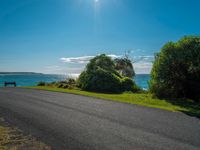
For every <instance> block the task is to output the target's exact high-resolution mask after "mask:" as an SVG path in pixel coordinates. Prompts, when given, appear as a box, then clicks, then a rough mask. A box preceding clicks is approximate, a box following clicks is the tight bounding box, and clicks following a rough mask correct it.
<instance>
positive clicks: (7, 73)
mask: <svg viewBox="0 0 200 150" xmlns="http://www.w3.org/2000/svg"><path fill="white" fill-rule="evenodd" d="M0 74H3V75H13V74H14V75H43V74H42V73H36V72H0Z"/></svg>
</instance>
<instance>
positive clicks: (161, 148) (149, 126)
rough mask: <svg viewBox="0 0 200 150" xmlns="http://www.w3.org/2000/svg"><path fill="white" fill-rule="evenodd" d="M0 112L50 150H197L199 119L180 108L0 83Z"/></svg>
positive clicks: (199, 128) (198, 143)
mask: <svg viewBox="0 0 200 150" xmlns="http://www.w3.org/2000/svg"><path fill="white" fill-rule="evenodd" d="M0 115H1V116H4V117H5V119H6V120H8V121H9V122H10V123H12V124H14V125H16V126H17V127H19V128H20V129H22V130H23V131H24V132H25V133H29V134H32V135H33V136H35V137H37V138H39V139H40V140H41V141H43V142H45V143H47V144H48V145H50V146H51V147H52V149H53V150H54V149H55V150H135V149H136V150H137V149H138V150H200V120H199V119H198V118H195V117H190V116H187V115H185V114H183V113H174V112H168V111H165V110H160V109H153V108H146V107H142V106H137V105H129V104H123V103H118V102H113V101H105V100H100V99H96V98H89V97H85V96H78V95H73V94H67V93H57V92H48V91H41V90H32V89H21V88H0Z"/></svg>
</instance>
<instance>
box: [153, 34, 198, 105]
mask: <svg viewBox="0 0 200 150" xmlns="http://www.w3.org/2000/svg"><path fill="white" fill-rule="evenodd" d="M150 91H151V92H152V93H154V94H155V95H156V96H158V97H164V98H191V99H194V100H196V101H199V99H200V37H199V36H187V37H184V38H182V39H181V40H179V41H178V42H175V43H174V42H168V43H167V44H165V45H164V46H163V47H162V49H161V51H160V52H159V53H158V54H156V56H155V62H154V64H153V69H152V71H151V80H150Z"/></svg>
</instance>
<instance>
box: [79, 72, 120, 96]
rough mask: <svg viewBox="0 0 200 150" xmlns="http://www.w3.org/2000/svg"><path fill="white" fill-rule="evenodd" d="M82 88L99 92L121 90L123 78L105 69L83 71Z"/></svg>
mask: <svg viewBox="0 0 200 150" xmlns="http://www.w3.org/2000/svg"><path fill="white" fill-rule="evenodd" d="M79 85H80V88H82V89H84V90H89V91H98V92H120V91H121V88H120V86H121V80H120V78H119V77H118V76H116V75H115V74H113V73H110V72H108V71H106V70H104V69H100V68H99V69H97V70H96V71H94V72H93V73H92V74H89V73H87V72H83V73H81V75H80V77H79Z"/></svg>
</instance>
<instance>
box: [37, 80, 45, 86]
mask: <svg viewBox="0 0 200 150" xmlns="http://www.w3.org/2000/svg"><path fill="white" fill-rule="evenodd" d="M45 85H46V83H45V82H42V81H41V82H39V83H38V84H37V86H45Z"/></svg>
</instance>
